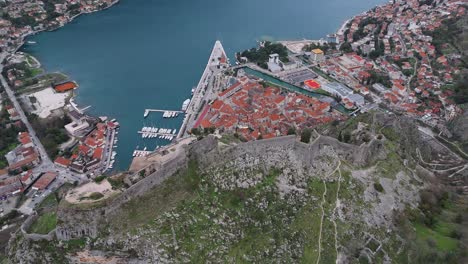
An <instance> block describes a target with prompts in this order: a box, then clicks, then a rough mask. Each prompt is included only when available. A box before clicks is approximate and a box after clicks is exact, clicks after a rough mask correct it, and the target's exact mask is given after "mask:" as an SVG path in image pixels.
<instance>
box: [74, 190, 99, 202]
mask: <svg viewBox="0 0 468 264" xmlns="http://www.w3.org/2000/svg"><path fill="white" fill-rule="evenodd" d="M102 197H104V194H102V193H100V192H93V193H91V194H90V195H89V196H86V197H81V198H80V199H79V200H80V201H81V200H94V201H95V200H99V199H101V198H102Z"/></svg>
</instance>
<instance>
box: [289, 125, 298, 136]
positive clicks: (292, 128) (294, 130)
mask: <svg viewBox="0 0 468 264" xmlns="http://www.w3.org/2000/svg"><path fill="white" fill-rule="evenodd" d="M295 134H296V129H295V128H294V127H290V128H288V135H295Z"/></svg>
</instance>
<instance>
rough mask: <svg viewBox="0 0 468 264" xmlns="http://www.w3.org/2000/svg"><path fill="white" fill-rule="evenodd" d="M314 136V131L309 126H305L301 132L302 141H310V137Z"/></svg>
mask: <svg viewBox="0 0 468 264" xmlns="http://www.w3.org/2000/svg"><path fill="white" fill-rule="evenodd" d="M311 136H312V131H311V130H310V129H308V128H305V129H303V130H302V132H301V142H304V143H309V142H310V137H311Z"/></svg>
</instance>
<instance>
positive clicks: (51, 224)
mask: <svg viewBox="0 0 468 264" xmlns="http://www.w3.org/2000/svg"><path fill="white" fill-rule="evenodd" d="M56 225H57V214H56V213H55V212H47V213H43V214H41V215H40V216H39V218H37V219H36V221H35V222H34V223H33V224H32V225H31V227H30V231H29V232H31V233H37V234H48V233H49V232H50V231H52V230H53V229H54V228H55V226H56Z"/></svg>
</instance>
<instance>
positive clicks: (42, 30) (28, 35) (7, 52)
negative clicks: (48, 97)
mask: <svg viewBox="0 0 468 264" xmlns="http://www.w3.org/2000/svg"><path fill="white" fill-rule="evenodd" d="M119 2H120V0H114V1H113V2H112V3H111V4H110V5H109V6H107V7H105V8H103V9H99V10H94V11H90V12H81V13H78V14H76V15H74V16H72V17H70V20H69V21H67V22H66V23H65V24H63V25H60V26H58V27H56V28H52V29H40V30H35V31H32V32H30V33H28V34H26V35H24V36H21V43H20V44H19V45H18V46H17V47H16V48H15V49H14V50H13V51H12V52H9V51H6V52H5V53H6V56H5V58H6V57H7V56H9V55H12V54H14V53H16V52H18V51H19V50H20V49H21V48H22V47H23V46H24V44H26V43H25V42H26V38H28V37H31V36H34V35H37V34H39V33H42V32H44V31H46V32H53V31H56V30H59V29H61V28H62V27H64V26H66V25H67V24H68V23H70V22H72V21H73V20H75V19H76V18H78V17H79V16H81V15H87V14H93V13H96V12H100V11H104V10H107V9H109V8H111V7H113V6H114V5H116V4H118V3H119ZM0 63H3V61H0Z"/></svg>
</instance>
